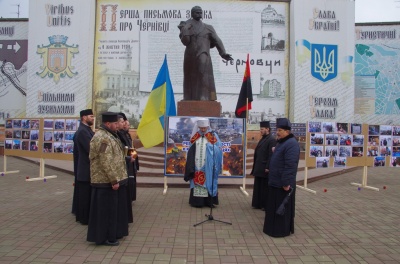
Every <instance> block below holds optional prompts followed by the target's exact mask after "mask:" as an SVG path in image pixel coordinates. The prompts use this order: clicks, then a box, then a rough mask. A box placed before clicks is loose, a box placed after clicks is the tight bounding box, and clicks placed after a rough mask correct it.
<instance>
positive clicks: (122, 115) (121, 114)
mask: <svg viewBox="0 0 400 264" xmlns="http://www.w3.org/2000/svg"><path fill="white" fill-rule="evenodd" d="M118 116H119V118H121V117H122V118H123V119H124V121H126V120H127V118H126V115H125V114H124V113H118Z"/></svg>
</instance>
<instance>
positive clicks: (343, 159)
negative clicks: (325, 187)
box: [333, 156, 347, 168]
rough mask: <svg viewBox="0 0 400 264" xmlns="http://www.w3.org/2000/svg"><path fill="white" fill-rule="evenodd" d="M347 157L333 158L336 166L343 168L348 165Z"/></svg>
mask: <svg viewBox="0 0 400 264" xmlns="http://www.w3.org/2000/svg"><path fill="white" fill-rule="evenodd" d="M346 162H347V158H346V157H338V156H336V157H335V158H334V160H333V167H334V168H343V167H346Z"/></svg>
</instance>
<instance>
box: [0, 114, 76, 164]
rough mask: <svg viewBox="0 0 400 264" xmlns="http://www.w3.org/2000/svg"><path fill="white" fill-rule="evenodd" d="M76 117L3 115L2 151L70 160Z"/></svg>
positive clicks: (14, 154)
mask: <svg viewBox="0 0 400 264" xmlns="http://www.w3.org/2000/svg"><path fill="white" fill-rule="evenodd" d="M78 126H79V120H78V119H77V118H74V117H71V118H45V119H43V118H29V119H6V122H5V140H4V151H5V152H4V153H5V155H11V156H25V157H34V158H49V159H57V160H60V159H61V160H72V155H71V154H73V148H74V144H73V137H74V135H75V132H76V130H77V129H78Z"/></svg>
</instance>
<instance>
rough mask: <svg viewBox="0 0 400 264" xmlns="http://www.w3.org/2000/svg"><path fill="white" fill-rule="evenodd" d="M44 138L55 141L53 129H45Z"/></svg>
mask: <svg viewBox="0 0 400 264" xmlns="http://www.w3.org/2000/svg"><path fill="white" fill-rule="evenodd" d="M43 140H44V141H53V131H44V133H43Z"/></svg>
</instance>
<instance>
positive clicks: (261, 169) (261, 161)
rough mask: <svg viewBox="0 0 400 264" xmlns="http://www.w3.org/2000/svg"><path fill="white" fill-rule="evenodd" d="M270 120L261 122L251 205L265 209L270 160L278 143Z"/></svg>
mask: <svg viewBox="0 0 400 264" xmlns="http://www.w3.org/2000/svg"><path fill="white" fill-rule="evenodd" d="M270 129H271V128H270V125H269V121H262V122H260V133H261V139H260V141H259V142H258V144H257V147H256V148H255V150H254V162H253V168H252V170H251V173H250V174H251V175H253V176H254V187H253V199H252V202H251V206H252V207H253V208H255V209H261V210H263V211H264V210H265V207H266V203H267V197H268V174H269V161H270V159H271V156H272V148H273V147H275V145H276V140H275V138H274V137H273V136H272V135H271V134H270Z"/></svg>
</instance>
